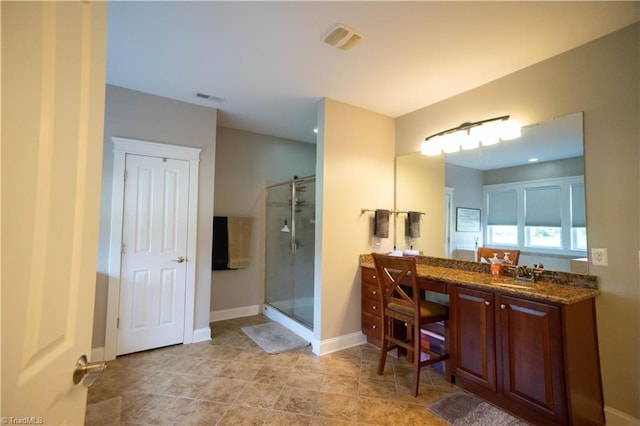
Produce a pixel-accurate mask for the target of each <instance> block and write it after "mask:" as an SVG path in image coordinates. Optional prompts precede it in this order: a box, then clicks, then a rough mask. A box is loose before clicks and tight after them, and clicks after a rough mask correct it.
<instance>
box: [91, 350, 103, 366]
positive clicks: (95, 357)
mask: <svg viewBox="0 0 640 426" xmlns="http://www.w3.org/2000/svg"><path fill="white" fill-rule="evenodd" d="M90 360H91V362H97V361H104V360H105V359H104V346H102V347H99V348H91V358H90Z"/></svg>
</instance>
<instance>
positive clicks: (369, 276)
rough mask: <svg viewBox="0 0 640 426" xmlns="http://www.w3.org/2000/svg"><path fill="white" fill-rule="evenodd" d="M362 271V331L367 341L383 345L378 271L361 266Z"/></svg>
mask: <svg viewBox="0 0 640 426" xmlns="http://www.w3.org/2000/svg"><path fill="white" fill-rule="evenodd" d="M360 270H361V273H362V332H363V333H364V334H365V335H366V336H367V342H369V343H371V344H372V345H376V346H382V312H381V309H382V299H381V298H380V290H379V289H378V278H377V277H376V271H375V270H374V269H370V268H360Z"/></svg>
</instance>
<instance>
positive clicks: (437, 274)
mask: <svg viewBox="0 0 640 426" xmlns="http://www.w3.org/2000/svg"><path fill="white" fill-rule="evenodd" d="M416 260H417V265H416V270H417V272H418V277H423V278H428V279H432V280H436V281H441V282H445V283H447V284H453V285H465V286H468V287H474V288H477V289H480V290H493V291H499V292H500V293H503V294H509V295H514V296H521V297H526V298H528V299H534V300H540V301H546V302H553V303H559V304H564V305H570V304H572V303H577V302H580V301H583V300H587V299H590V298H593V297H596V296H598V295H599V294H600V292H599V291H598V289H597V281H596V277H594V276H591V275H582V274H569V273H556V272H553V271H548V272H549V273H548V274H547V271H545V273H544V274H543V276H542V277H541V278H540V279H538V280H537V281H536V282H522V281H516V280H515V279H514V278H513V276H504V275H503V276H500V277H494V276H492V275H491V274H490V273H489V272H488V271H489V269H488V265H486V264H479V263H477V262H466V261H451V260H449V259H439V258H429V257H426V256H417V257H416ZM360 265H361V266H363V267H365V268H371V269H373V268H374V265H373V259H372V258H371V255H369V254H365V255H361V256H360ZM505 272H507V271H506V268H505ZM505 284H506V286H505ZM509 285H516V286H518V287H511V286H509Z"/></svg>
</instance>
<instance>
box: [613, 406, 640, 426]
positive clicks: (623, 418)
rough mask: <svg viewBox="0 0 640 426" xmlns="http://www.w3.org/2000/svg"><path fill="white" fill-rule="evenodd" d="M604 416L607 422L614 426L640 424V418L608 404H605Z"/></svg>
mask: <svg viewBox="0 0 640 426" xmlns="http://www.w3.org/2000/svg"><path fill="white" fill-rule="evenodd" d="M604 418H605V423H606V424H608V425H612V426H638V425H640V419H636V418H635V417H632V416H630V415H628V414H626V413H623V412H622V411H619V410H616V409H615V408H611V407H609V406H608V405H605V406H604Z"/></svg>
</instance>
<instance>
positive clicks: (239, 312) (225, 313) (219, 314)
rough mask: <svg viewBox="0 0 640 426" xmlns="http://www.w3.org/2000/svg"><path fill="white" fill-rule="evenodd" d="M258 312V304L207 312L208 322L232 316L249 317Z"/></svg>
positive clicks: (231, 317) (232, 317) (227, 318)
mask: <svg viewBox="0 0 640 426" xmlns="http://www.w3.org/2000/svg"><path fill="white" fill-rule="evenodd" d="M259 313H260V306H259V305H251V306H242V307H240V308H232V309H221V310H219V311H212V312H209V322H216V321H224V320H229V319H234V318H242V317H249V316H252V315H258V314H259Z"/></svg>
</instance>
